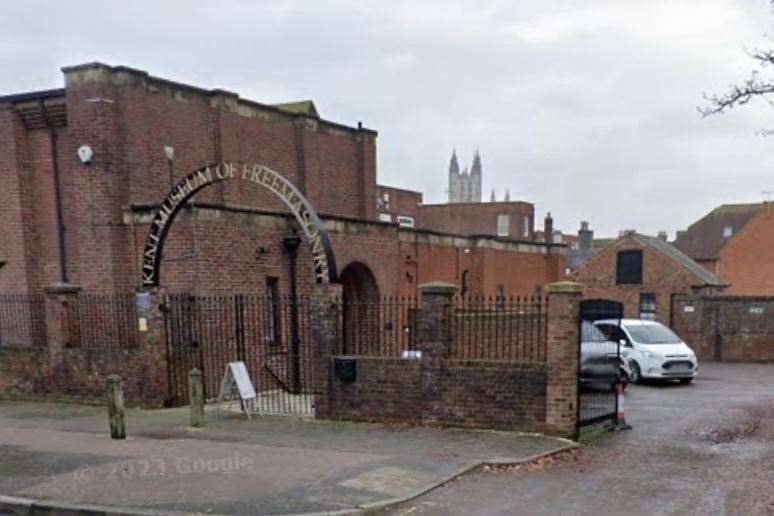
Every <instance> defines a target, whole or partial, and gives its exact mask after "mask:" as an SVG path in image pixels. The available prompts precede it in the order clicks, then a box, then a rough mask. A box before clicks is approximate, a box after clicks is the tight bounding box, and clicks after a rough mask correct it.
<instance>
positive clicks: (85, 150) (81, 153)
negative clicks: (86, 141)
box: [78, 145, 94, 165]
mask: <svg viewBox="0 0 774 516" xmlns="http://www.w3.org/2000/svg"><path fill="white" fill-rule="evenodd" d="M93 157H94V151H93V150H91V147H89V146H88V145H81V146H80V147H78V159H80V160H81V163H83V164H84V165H88V164H89V163H91V158H93Z"/></svg>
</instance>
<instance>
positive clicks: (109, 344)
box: [67, 293, 137, 349]
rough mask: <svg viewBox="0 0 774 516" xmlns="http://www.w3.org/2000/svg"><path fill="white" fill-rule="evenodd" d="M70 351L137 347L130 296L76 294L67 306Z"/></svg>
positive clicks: (134, 317) (134, 309)
mask: <svg viewBox="0 0 774 516" xmlns="http://www.w3.org/2000/svg"><path fill="white" fill-rule="evenodd" d="M67 315H68V319H69V325H70V326H69V328H70V342H69V343H67V346H68V347H71V348H97V349H130V348H134V347H136V346H137V309H136V307H135V299H134V294H133V293H121V294H84V293H79V294H78V295H77V296H75V297H74V298H73V299H72V301H71V302H69V303H68V305H67Z"/></svg>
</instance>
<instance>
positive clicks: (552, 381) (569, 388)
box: [545, 281, 583, 437]
mask: <svg viewBox="0 0 774 516" xmlns="http://www.w3.org/2000/svg"><path fill="white" fill-rule="evenodd" d="M545 292H546V293H547V294H548V308H547V310H548V312H547V316H548V334H547V342H546V371H547V378H546V382H547V383H546V427H547V430H548V431H549V432H551V433H554V434H557V435H561V436H563V437H575V435H576V431H577V424H578V346H579V345H580V344H579V340H578V317H579V316H580V312H579V310H580V301H581V298H582V293H583V285H582V284H581V283H575V282H572V281H561V282H558V283H550V284H548V285H546V286H545Z"/></svg>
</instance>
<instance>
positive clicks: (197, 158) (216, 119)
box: [0, 64, 376, 293]
mask: <svg viewBox="0 0 774 516" xmlns="http://www.w3.org/2000/svg"><path fill="white" fill-rule="evenodd" d="M64 75H65V86H66V87H65V89H64V90H63V92H62V94H61V95H59V96H58V97H56V98H47V99H46V101H45V102H46V105H47V106H49V107H50V106H52V105H53V104H57V105H59V104H62V105H64V106H66V108H64V109H66V111H65V115H66V116H65V117H64V120H65V121H64V122H62V123H61V124H60V126H58V127H57V128H56V129H55V131H56V134H57V136H58V152H57V155H56V156H52V155H51V144H50V137H49V131H48V129H46V128H45V127H43V128H40V127H28V126H25V124H23V123H22V115H21V114H20V113H21V112H22V111H24V110H30V109H35V108H36V106H37V105H38V101H37V99H32V100H23V99H22V100H18V101H15V100H7V101H6V102H5V103H3V105H2V106H0V142H1V143H2V144H1V145H0V152H1V153H2V155H0V157H1V158H2V163H3V165H2V167H4V170H5V173H4V174H3V176H4V177H5V178H7V179H6V180H5V181H6V182H5V185H6V188H5V189H4V190H3V192H2V193H0V195H1V196H2V197H0V206H2V209H3V210H4V211H3V213H2V215H3V216H2V217H0V252H1V253H2V256H0V259H3V260H6V261H7V262H8V264H7V265H6V267H5V268H4V269H3V270H0V289H2V290H4V291H10V292H17V293H22V292H25V291H26V290H31V291H39V290H40V289H42V288H43V287H44V286H45V285H48V284H50V283H52V282H54V281H56V280H58V279H59V264H58V259H59V252H58V247H57V231H56V217H55V209H54V193H53V192H54V181H53V173H52V169H53V163H54V160H56V162H57V163H58V165H59V169H60V177H61V185H62V206H63V211H64V221H63V222H64V226H65V243H66V245H65V248H66V253H67V272H68V279H69V281H70V282H73V283H77V284H79V285H81V286H82V287H83V288H85V289H87V290H95V291H96V290H101V291H111V290H113V291H126V290H131V289H132V288H134V287H135V286H136V285H137V282H136V278H137V274H136V267H135V262H134V261H133V260H132V259H131V257H132V256H133V255H134V250H133V246H135V245H136V244H137V241H136V240H134V241H133V240H132V239H133V238H135V239H136V236H137V235H133V234H132V231H131V230H130V229H129V228H127V226H126V225H124V224H122V216H123V210H124V208H125V207H126V206H128V205H130V204H143V203H157V202H159V201H160V200H161V199H162V198H163V197H164V195H165V193H166V192H167V191H168V189H169V183H170V181H169V174H170V165H169V163H168V162H167V159H166V157H165V155H164V152H163V149H164V146H172V147H174V149H175V159H174V162H173V164H172V167H171V172H172V176H173V179H174V180H178V179H180V178H182V177H184V176H185V175H187V174H188V173H190V172H191V171H192V170H195V169H197V168H199V167H201V166H202V165H205V164H208V163H212V162H216V161H221V160H246V161H256V162H260V163H263V164H265V165H267V166H269V167H270V168H273V169H275V170H277V171H278V172H280V173H281V174H283V175H284V176H285V177H287V178H288V179H290V180H291V181H292V182H293V183H294V184H296V185H297V186H298V187H299V188H300V189H301V191H302V192H304V193H305V194H306V195H307V197H308V198H309V199H310V201H311V202H312V204H313V205H314V206H315V208H316V209H317V210H318V211H320V212H322V213H330V214H334V215H338V216H346V217H355V218H360V219H365V220H374V219H375V218H376V211H375V203H374V199H375V198H376V133H375V132H373V131H371V130H368V129H362V128H351V127H346V126H342V125H339V124H335V123H332V122H328V121H325V120H322V119H319V118H315V117H311V116H306V115H293V114H288V113H286V112H283V111H281V110H279V109H277V108H275V107H272V106H268V105H262V104H258V103H254V102H249V101H245V100H243V99H239V97H238V96H237V95H235V94H231V93H228V92H222V91H208V90H203V89H199V88H195V87H191V86H187V85H182V84H176V83H172V82H169V81H165V80H162V79H157V78H154V77H150V76H149V75H148V74H147V73H145V72H142V71H138V70H131V69H128V68H124V67H108V66H105V65H98V64H95V65H85V66H80V67H72V68H66V69H64ZM83 144H88V145H89V146H91V147H92V149H93V150H94V158H93V160H92V162H91V164H90V165H88V166H83V165H82V164H81V163H80V161H79V160H78V158H77V154H76V151H77V149H78V147H79V146H81V145H83ZM197 200H198V201H200V202H206V201H210V202H213V201H217V202H229V203H231V204H233V205H242V206H252V207H257V208H261V209H264V210H270V211H285V208H284V206H282V205H281V204H280V203H279V201H278V200H277V199H276V198H274V197H273V195H271V194H270V193H268V192H267V191H265V190H264V189H262V188H258V187H254V185H247V184H243V183H242V182H231V183H228V184H220V185H218V186H216V187H213V188H211V189H209V190H208V191H205V192H202V193H201V194H200V195H199V196H197ZM141 243H142V241H140V245H141Z"/></svg>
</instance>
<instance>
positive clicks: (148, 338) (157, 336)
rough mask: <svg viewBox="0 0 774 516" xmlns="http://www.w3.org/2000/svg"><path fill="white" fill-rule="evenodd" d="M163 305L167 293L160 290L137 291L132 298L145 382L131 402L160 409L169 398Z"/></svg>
mask: <svg viewBox="0 0 774 516" xmlns="http://www.w3.org/2000/svg"><path fill="white" fill-rule="evenodd" d="M166 302H167V294H166V291H165V290H164V289H163V288H160V287H156V288H151V289H147V290H138V291H137V292H136V294H135V303H136V306H137V318H138V320H137V321H135V324H136V325H137V328H138V330H139V331H138V341H137V345H138V348H139V350H140V351H141V352H142V354H143V356H144V361H145V365H146V367H147V378H148V382H147V384H146V385H145V386H144V388H143V389H142V393H141V395H140V399H133V400H131V402H132V404H141V405H142V406H144V407H162V406H164V404H165V403H166V401H167V399H168V398H169V380H168V376H167V329H166V326H165V324H164V311H165V310H166V308H167V305H166Z"/></svg>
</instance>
